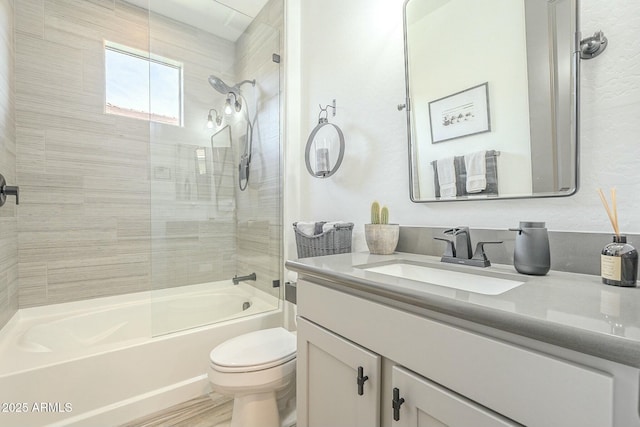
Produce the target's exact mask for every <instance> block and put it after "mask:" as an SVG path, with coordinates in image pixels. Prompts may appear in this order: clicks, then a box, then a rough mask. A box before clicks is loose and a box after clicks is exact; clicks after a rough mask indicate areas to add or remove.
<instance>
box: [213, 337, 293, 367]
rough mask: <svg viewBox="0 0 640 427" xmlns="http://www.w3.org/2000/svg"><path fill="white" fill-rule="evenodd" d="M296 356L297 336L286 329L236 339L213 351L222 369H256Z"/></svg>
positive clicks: (280, 362) (272, 365)
mask: <svg viewBox="0 0 640 427" xmlns="http://www.w3.org/2000/svg"><path fill="white" fill-rule="evenodd" d="M295 357H296V337H295V335H293V334H292V333H291V332H289V331H287V330H286V329H284V328H281V327H278V328H271V329H263V330H260V331H255V332H250V333H247V334H244V335H240V336H238V337H235V338H232V339H230V340H227V341H225V342H224V343H222V344H220V345H219V346H217V347H216V348H214V349H213V350H212V351H211V353H210V354H209V358H210V360H211V367H212V368H213V369H215V370H216V371H219V372H254V371H260V370H264V369H269V368H273V367H275V366H280V365H283V364H285V363H287V362H289V361H291V360H293V359H295Z"/></svg>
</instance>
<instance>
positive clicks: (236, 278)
mask: <svg viewBox="0 0 640 427" xmlns="http://www.w3.org/2000/svg"><path fill="white" fill-rule="evenodd" d="M245 280H254V281H255V280H256V273H251V274H249V275H247V276H238V275H237V274H236V275H235V276H233V279H231V281H232V282H233V284H234V285H237V284H238V283H240V282H243V281H245Z"/></svg>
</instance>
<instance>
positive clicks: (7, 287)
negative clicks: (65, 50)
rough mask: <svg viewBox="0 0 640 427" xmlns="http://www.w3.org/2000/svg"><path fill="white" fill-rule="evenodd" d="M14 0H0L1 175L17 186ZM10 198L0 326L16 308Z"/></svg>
mask: <svg viewBox="0 0 640 427" xmlns="http://www.w3.org/2000/svg"><path fill="white" fill-rule="evenodd" d="M13 4H14V1H13V0H0V174H2V175H4V177H5V179H6V180H7V184H8V185H16V131H15V114H14V112H15V92H14V72H13V65H14V58H15V53H14V43H13ZM17 229H18V227H17V220H16V206H15V203H14V199H13V197H10V198H9V199H8V201H7V203H6V204H5V205H4V206H3V207H1V208H0V327H2V326H4V324H5V323H6V322H7V321H8V320H9V319H10V318H11V316H13V314H14V313H15V312H16V310H17V309H18V234H17Z"/></svg>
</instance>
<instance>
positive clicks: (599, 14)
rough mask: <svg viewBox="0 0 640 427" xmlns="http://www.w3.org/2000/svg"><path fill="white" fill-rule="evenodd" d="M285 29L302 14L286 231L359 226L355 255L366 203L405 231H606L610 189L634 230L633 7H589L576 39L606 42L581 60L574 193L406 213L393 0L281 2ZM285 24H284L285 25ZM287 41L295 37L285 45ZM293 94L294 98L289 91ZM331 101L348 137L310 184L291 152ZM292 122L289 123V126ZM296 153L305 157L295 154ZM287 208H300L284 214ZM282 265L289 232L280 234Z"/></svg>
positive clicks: (639, 201) (636, 101) (638, 201)
mask: <svg viewBox="0 0 640 427" xmlns="http://www.w3.org/2000/svg"><path fill="white" fill-rule="evenodd" d="M288 3H289V4H288V21H289V22H291V20H292V16H291V14H292V13H294V12H295V11H296V10H298V9H299V10H300V14H301V25H300V28H301V30H300V31H301V36H300V37H299V42H300V44H301V46H300V50H301V54H300V61H299V62H298V61H297V60H296V58H295V56H294V57H292V58H289V59H290V60H289V61H288V64H287V67H288V78H291V79H293V81H292V82H288V84H296V83H297V82H296V80H297V78H298V76H299V79H300V81H299V83H300V85H301V91H300V96H301V100H300V104H301V108H300V110H299V111H292V110H289V111H288V115H287V120H288V123H292V121H296V122H299V127H300V133H299V134H297V133H294V134H293V135H292V134H291V133H288V140H287V144H288V147H287V179H288V180H292V179H296V178H297V177H298V176H299V182H298V187H297V188H296V187H295V186H290V187H287V188H288V190H287V193H286V199H285V203H286V204H287V206H289V208H287V209H286V213H287V215H288V216H289V217H288V218H285V224H286V225H287V224H289V223H290V222H291V221H293V220H302V219H327V220H331V219H346V220H351V221H353V222H355V223H356V229H355V232H356V239H355V247H354V249H355V250H364V249H366V245H365V244H364V238H363V224H364V223H366V222H368V221H369V205H370V203H371V201H372V200H374V199H378V200H379V201H380V202H382V203H384V204H386V205H388V206H389V208H390V211H391V220H392V222H399V223H400V224H405V225H409V224H411V225H425V226H453V225H461V224H465V225H469V226H471V227H484V228H506V227H510V226H515V225H517V223H518V221H521V220H529V221H532V220H535V221H546V222H547V226H548V228H549V229H551V230H562V231H600V232H608V231H610V230H611V227H610V225H609V222H608V219H607V216H606V214H605V211H604V209H603V208H602V206H601V203H600V200H599V198H598V195H597V193H596V189H597V188H598V187H603V188H604V189H608V188H610V187H612V186H616V187H617V191H618V200H619V203H618V213H619V217H620V224H621V229H622V230H623V232H627V233H632V232H633V233H637V232H640V215H638V214H637V212H638V210H639V209H640V163H639V162H638V160H639V159H640V144H639V142H640V141H638V139H639V136H638V135H640V120H639V117H640V53H639V52H638V51H637V43H631V42H629V41H630V40H639V39H640V25H639V19H640V6H638V5H637V4H636V3H635V2H629V1H624V0H612V1H605V0H587V1H584V2H583V5H582V10H581V15H582V16H581V18H582V22H581V26H582V32H583V34H584V36H587V35H591V34H592V33H593V32H594V31H596V30H598V29H602V30H603V31H604V32H605V34H606V35H607V37H608V38H609V40H610V44H609V47H608V48H607V51H606V52H605V53H604V54H603V55H601V56H600V57H598V58H596V59H594V60H591V61H584V62H583V63H582V79H581V84H582V100H581V112H582V124H581V131H582V137H581V149H580V162H581V166H582V172H581V177H580V179H581V189H580V190H579V192H578V194H577V195H575V196H572V197H568V198H553V199H532V200H502V201H472V202H444V203H435V204H433V203H431V204H414V203H412V202H411V201H410V200H409V191H408V186H409V178H408V166H407V157H408V152H407V141H406V121H405V116H404V113H400V112H398V111H397V109H396V105H397V104H398V103H402V102H404V101H403V99H404V68H403V42H402V4H403V1H402V0H349V1H348V2H345V1H343V0H322V1H320V0H304V1H301V0H288ZM287 25H288V27H289V25H290V24H287ZM288 43H290V44H291V43H295V40H294V41H292V40H288ZM289 96H291V94H289ZM333 98H336V99H337V105H338V111H337V116H336V117H335V118H332V119H331V121H332V122H335V123H336V124H338V125H339V126H341V128H342V130H343V131H344V134H345V139H346V147H347V148H346V155H345V159H344V162H343V164H342V167H341V169H340V170H339V171H338V172H337V173H336V174H335V175H334V176H332V177H331V178H328V179H324V180H321V179H315V178H313V177H311V176H309V175H308V174H307V172H306V170H305V169H304V159H303V158H302V157H300V151H301V150H300V147H298V145H300V146H302V147H304V144H305V141H306V138H307V137H308V135H309V133H310V132H311V130H312V129H313V127H314V126H315V124H316V122H317V115H318V104H319V103H322V104H327V103H330V102H331V99H333ZM297 125H298V123H296V126H297ZM302 153H303V151H302ZM290 206H299V208H297V209H291V208H290ZM285 238H286V239H287V248H288V256H289V257H290V258H291V257H295V243H294V242H293V239H294V237H293V233H292V232H290V231H289V230H287V229H285Z"/></svg>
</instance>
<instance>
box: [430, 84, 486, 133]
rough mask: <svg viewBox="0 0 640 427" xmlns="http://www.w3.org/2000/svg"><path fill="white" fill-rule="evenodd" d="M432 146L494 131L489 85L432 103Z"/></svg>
mask: <svg viewBox="0 0 640 427" xmlns="http://www.w3.org/2000/svg"><path fill="white" fill-rule="evenodd" d="M429 123H430V125H431V143H432V144H435V143H437V142H443V141H449V140H451V139H456V138H462V137H463V136H469V135H475V134H478V133H483V132H490V131H491V120H490V117H489V84H488V83H483V84H481V85H478V86H474V87H472V88H469V89H465V90H463V91H461V92H458V93H454V94H453V95H448V96H445V97H444V98H440V99H436V100H435V101H431V102H429Z"/></svg>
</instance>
